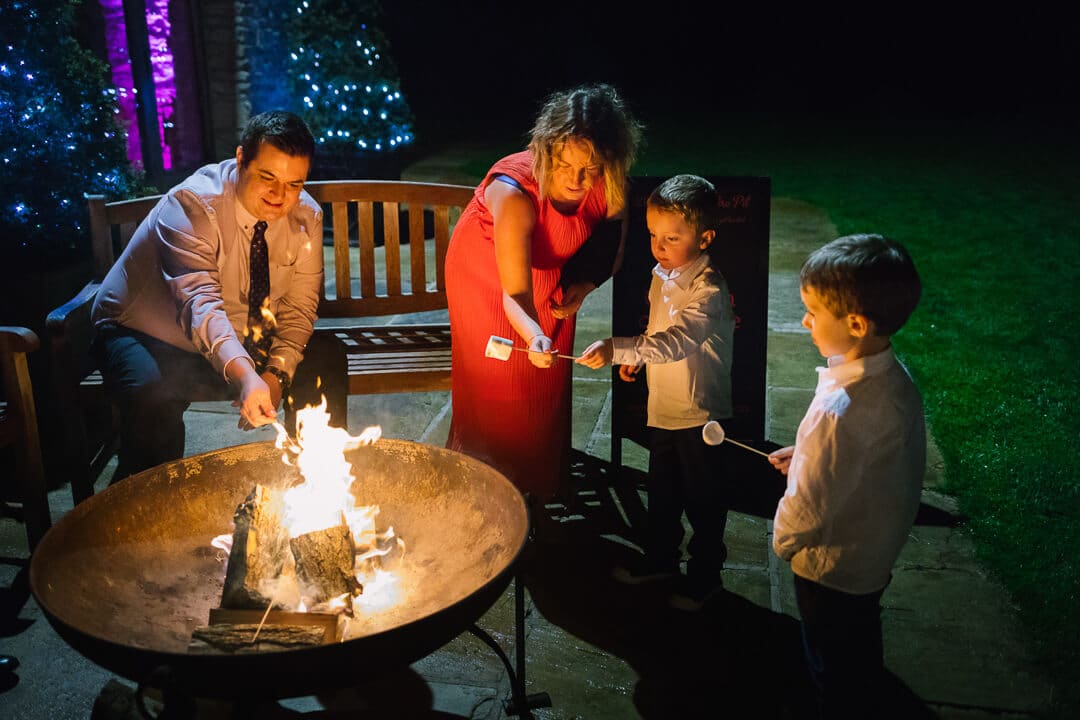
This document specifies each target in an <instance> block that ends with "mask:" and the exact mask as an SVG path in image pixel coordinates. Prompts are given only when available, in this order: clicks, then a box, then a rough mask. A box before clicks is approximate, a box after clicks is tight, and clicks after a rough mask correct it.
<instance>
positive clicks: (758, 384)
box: [611, 176, 771, 468]
mask: <svg viewBox="0 0 1080 720" xmlns="http://www.w3.org/2000/svg"><path fill="white" fill-rule="evenodd" d="M666 179H667V178H666V177H653V176H639V177H633V178H631V187H630V197H629V201H628V206H627V223H628V226H627V235H626V246H625V248H624V250H623V261H622V266H621V267H620V269H619V272H617V273H616V274H615V277H614V278H613V286H612V331H613V334H614V335H616V336H633V335H640V334H641V333H643V332H645V327H646V324H647V323H648V320H649V303H648V296H649V282H650V281H651V279H652V268H653V266H655V265H656V260H655V259H654V258H653V256H652V250H651V249H650V245H649V230H648V227H647V226H646V224H645V203H646V200H648V197H649V193H651V192H652V191H653V190H654V189H655V188H656V187H657V186H658V185H659V184H660V183H662V182H663V181H664V180H666ZM706 179H707V180H709V182H711V183H712V184H713V185H715V186H716V189H717V191H718V192H719V196H720V210H721V216H720V217H721V219H720V229H719V232H718V233H717V236H716V239H715V240H714V241H713V243H712V245H711V246H710V248H709V252H710V253H711V254H712V256H713V264H714V265H715V266H716V267H717V268H718V269H719V270H720V272H721V274H723V276H724V278H725V279H726V280H727V283H728V288H729V290H730V291H731V297H732V303H733V305H734V308H735V318H736V325H735V335H734V360H733V363H732V371H731V377H732V399H733V402H734V411H735V416H734V417H733V418H732V419H731V420H727V421H725V422H724V423H723V425H724V429H725V431H726V432H727V434H728V436H729V437H731V438H734V439H737V440H740V441H743V442H748V443H757V442H761V441H764V439H765V360H766V341H767V335H766V332H767V327H766V323H767V319H768V304H769V201H770V197H771V188H770V181H769V178H767V177H726V176H725V177H716V176H706ZM647 400H648V387H647V385H646V383H645V378H644V375H642V376H641V377H640V379H639V380H638V381H637V382H632V383H628V382H623V381H622V380H620V379H619V376H618V372H617V371H616V370H614V369H613V372H612V388H611V461H612V464H613V465H614V466H615V467H616V468H618V467H619V466H620V465H621V464H622V441H623V439H628V440H632V441H634V442H636V443H638V444H639V445H641V446H642V447H646V448H647V447H648V446H649V435H648V429H647V428H646V425H645V423H646V402H647Z"/></svg>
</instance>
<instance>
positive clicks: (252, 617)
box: [188, 608, 344, 655]
mask: <svg viewBox="0 0 1080 720" xmlns="http://www.w3.org/2000/svg"><path fill="white" fill-rule="evenodd" d="M343 624H344V621H343V619H342V617H341V615H338V614H336V613H309V612H285V611H280V610H273V611H270V612H267V613H260V612H258V611H256V610H226V609H224V608H215V609H212V610H211V611H210V624H209V625H207V626H204V627H200V628H195V631H194V632H192V633H191V643H190V644H189V645H188V652H190V653H197V654H203V655H223V654H225V655H230V654H234V653H252V652H268V651H273V650H289V649H292V648H301V647H312V646H315V645H325V644H327V643H334V642H339V641H340V640H341V635H342V630H343Z"/></svg>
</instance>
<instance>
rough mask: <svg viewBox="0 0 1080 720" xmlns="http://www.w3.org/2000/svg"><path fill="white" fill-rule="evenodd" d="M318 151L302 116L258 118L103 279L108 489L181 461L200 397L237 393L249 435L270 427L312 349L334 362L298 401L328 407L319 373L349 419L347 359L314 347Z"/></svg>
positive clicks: (96, 348) (98, 355)
mask: <svg viewBox="0 0 1080 720" xmlns="http://www.w3.org/2000/svg"><path fill="white" fill-rule="evenodd" d="M314 153H315V141H314V139H313V137H312V135H311V132H310V130H309V129H308V128H307V126H306V125H305V124H304V122H303V120H301V119H300V118H299V117H297V116H296V115H293V114H292V113H288V112H283V111H271V112H266V113H262V114H260V115H256V116H255V117H253V118H251V120H250V122H249V123H248V124H247V126H246V127H245V129H244V132H243V136H242V138H241V142H240V146H239V147H237V149H236V157H235V158H230V159H228V160H225V161H223V162H221V163H217V164H211V165H206V166H204V167H202V168H200V169H199V170H197V171H196V172H195V173H193V174H192V175H191V176H190V177H188V178H187V179H186V180H184V181H183V182H181V183H180V184H179V185H177V186H176V187H174V188H172V189H171V190H169V192H168V193H166V194H165V195H164V196H163V197H162V198H161V201H160V202H159V203H158V204H157V206H156V207H155V208H154V209H153V210H151V211H150V213H149V215H147V217H146V219H144V220H143V222H142V223H141V224H140V225H139V227H138V228H137V229H136V231H135V233H134V235H133V236H132V238H131V242H130V243H128V245H127V247H126V248H125V249H124V252H123V253H122V254H121V256H120V258H119V259H118V260H117V261H116V263H115V264H114V265H113V267H112V268H111V269H110V271H109V273H108V274H107V275H106V277H105V279H104V281H103V282H102V285H101V288H100V290H99V291H98V293H97V297H96V299H95V302H94V307H93V310H92V318H93V322H94V328H95V338H94V342H93V345H92V352H93V354H94V357H95V359H96V361H97V362H98V365H99V367H100V368H101V371H102V375H103V377H104V380H105V388H106V391H107V392H108V393H109V396H110V398H111V399H112V401H113V403H114V406H115V407H116V408H117V411H118V413H119V426H120V450H119V464H118V467H117V470H116V474H115V475H114V477H113V481H116V480H119V479H122V478H124V477H127V476H128V475H130V474H132V473H136V472H139V471H140V470H143V469H146V468H149V467H152V466H154V465H157V464H160V463H163V462H167V461H170V460H174V459H177V458H179V457H181V456H182V455H183V452H184V421H183V414H184V411H185V410H186V409H187V407H188V405H189V404H190V401H191V399H192V398H198V399H203V400H205V399H214V398H221V399H225V398H229V397H231V398H233V399H234V404H235V405H236V406H237V407H239V410H240V419H239V423H238V426H239V427H241V428H243V429H246V430H247V429H252V428H255V427H259V426H261V425H265V424H268V423H271V422H273V421H275V420H276V419H277V408H278V406H279V404H280V403H281V401H282V400H283V399H286V400H288V398H289V395H290V393H289V389H290V384H291V381H292V379H293V376H294V373H296V372H297V369H298V365H300V361H301V359H302V358H303V357H304V355H305V351H306V352H307V353H308V354H309V356H310V357H316V358H318V361H319V362H322V363H325V366H324V367H318V368H315V367H310V365H311V364H312V363H308V364H305V365H303V366H301V368H302V372H301V375H298V376H297V382H296V383H295V391H294V393H293V395H294V397H293V400H294V401H297V402H296V406H297V407H302V406H303V405H302V404H301V402H307V403H312V404H317V403H318V402H319V393H318V392H317V391H315V381H314V376H315V375H319V376H320V377H321V378H322V380H323V383H324V387H323V388H321V392H322V393H325V394H326V395H327V397H328V398H330V399H331V403H332V404H331V408H332V410H331V416H332V418H333V422H334V424H336V425H341V426H343V425H344V424H345V417H344V398H345V394H344V392H343V390H341V389H339V388H338V387H336V386H334V383H335V382H337V381H338V380H339V379H340V381H341V382H343V381H344V377H345V372H344V369H343V368H339V369H334V367H333V366H334V365H335V363H338V362H340V361H341V359H342V358H341V356H340V355H339V354H337V353H334V352H332V351H329V350H328V351H326V352H323V351H320V352H312V349H311V348H308V347H307V346H308V342H309V340H310V339H311V338H312V330H313V328H314V323H315V319H316V312H317V310H318V305H319V292H320V289H321V288H322V283H323V247H322V210H321V208H320V206H319V205H318V203H316V202H315V201H314V199H312V197H311V196H310V195H308V194H307V193H306V192H304V190H303V187H304V182H305V181H306V180H307V176H308V171H309V169H310V166H311V159H312V157H313V155H314ZM335 357H337V359H335ZM304 370H307V371H309V372H308V373H307V374H308V377H304V376H303V374H304V373H303V371H304ZM326 383H329V384H330V385H331V386H332V389H331V388H327V387H326V386H325V384H326Z"/></svg>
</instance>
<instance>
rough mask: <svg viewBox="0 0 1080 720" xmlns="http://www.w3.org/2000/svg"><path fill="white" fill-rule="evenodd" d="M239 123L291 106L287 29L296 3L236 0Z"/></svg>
mask: <svg viewBox="0 0 1080 720" xmlns="http://www.w3.org/2000/svg"><path fill="white" fill-rule="evenodd" d="M233 4H234V5H235V8H236V11H235V12H236V60H237V68H236V95H237V123H238V126H239V127H243V126H244V124H246V123H247V121H248V118H249V117H251V116H252V115H257V114H258V113H260V112H265V111H266V110H275V109H280V108H285V107H287V106H288V102H289V97H288V94H287V88H286V86H285V82H284V78H285V77H286V73H287V72H288V67H289V52H290V50H291V48H290V47H289V44H288V40H287V38H286V37H285V31H284V28H285V27H287V23H288V14H289V12H290V11H292V12H295V4H296V3H295V2H294V1H293V0H235V2H234V3H233Z"/></svg>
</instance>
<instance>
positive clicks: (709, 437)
mask: <svg viewBox="0 0 1080 720" xmlns="http://www.w3.org/2000/svg"><path fill="white" fill-rule="evenodd" d="M701 439H702V440H704V441H705V444H706V445H719V444H720V443H722V442H724V441H727V442H729V443H731V444H732V445H738V446H739V447H741V448H743V449H745V450H749V451H750V452H754V453H757V454H758V455H760V456H762V457H769V453H766V452H761V451H760V450H758V449H757V448H752V447H750V446H749V445H743V444H742V443H741V442H739V441H738V440H732V439H731V438H729V437H727V434H726V433H725V432H724V427H723V426H722V425H721V424H720V423H718V422H716V421H715V420H710V421H709V422H707V423H705V427H703V428H701Z"/></svg>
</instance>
